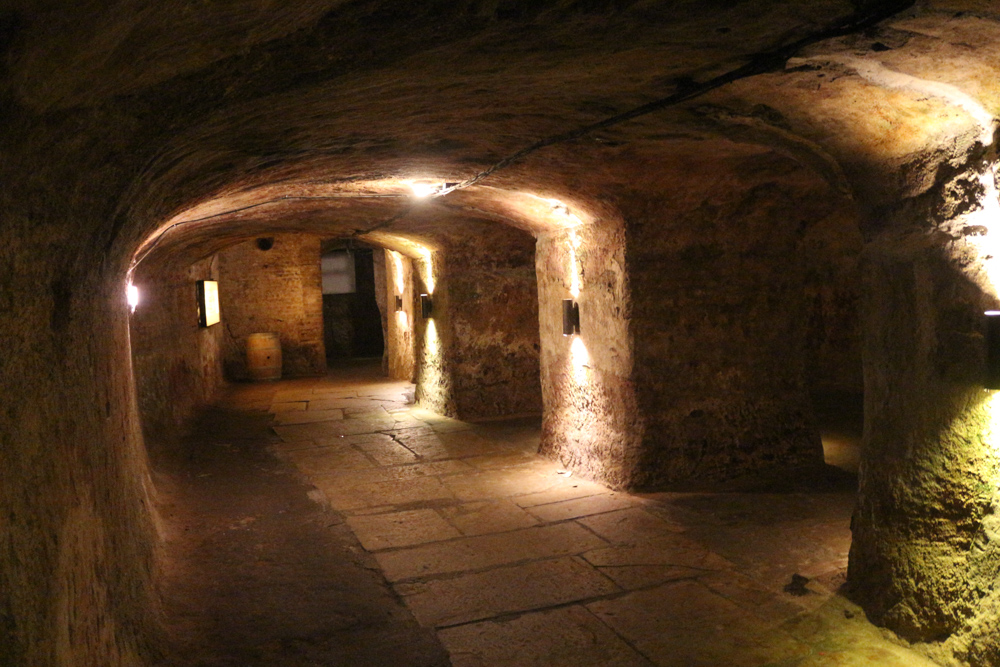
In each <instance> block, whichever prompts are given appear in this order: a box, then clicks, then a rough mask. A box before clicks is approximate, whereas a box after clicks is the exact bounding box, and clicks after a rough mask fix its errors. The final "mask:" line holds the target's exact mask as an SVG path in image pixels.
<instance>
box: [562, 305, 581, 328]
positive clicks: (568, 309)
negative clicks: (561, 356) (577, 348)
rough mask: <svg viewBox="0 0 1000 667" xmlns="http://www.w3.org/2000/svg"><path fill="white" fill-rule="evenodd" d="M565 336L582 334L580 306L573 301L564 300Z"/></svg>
mask: <svg viewBox="0 0 1000 667" xmlns="http://www.w3.org/2000/svg"><path fill="white" fill-rule="evenodd" d="M562 316H563V336H572V335H573V334H578V333H580V304H578V303H577V302H576V301H573V299H563V302H562Z"/></svg>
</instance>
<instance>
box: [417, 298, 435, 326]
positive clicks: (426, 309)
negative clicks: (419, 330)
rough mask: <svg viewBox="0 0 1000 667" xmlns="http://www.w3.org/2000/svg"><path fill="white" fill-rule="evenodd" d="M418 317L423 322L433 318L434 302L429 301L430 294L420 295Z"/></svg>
mask: <svg viewBox="0 0 1000 667" xmlns="http://www.w3.org/2000/svg"><path fill="white" fill-rule="evenodd" d="M420 316H421V317H423V318H424V319H425V320H429V319H431V318H432V317H434V301H433V300H432V299H431V295H430V294H421V295H420Z"/></svg>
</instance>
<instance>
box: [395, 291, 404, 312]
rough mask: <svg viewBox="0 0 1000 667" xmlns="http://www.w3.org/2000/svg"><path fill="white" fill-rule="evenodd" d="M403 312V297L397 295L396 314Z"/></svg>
mask: <svg viewBox="0 0 1000 667" xmlns="http://www.w3.org/2000/svg"><path fill="white" fill-rule="evenodd" d="M401 310H403V297H401V296H400V295H398V294H397V295H396V312H397V313H398V312H399V311H401Z"/></svg>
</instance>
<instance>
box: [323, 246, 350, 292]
mask: <svg viewBox="0 0 1000 667" xmlns="http://www.w3.org/2000/svg"><path fill="white" fill-rule="evenodd" d="M354 291H355V287H354V255H353V254H352V253H349V252H347V251H346V250H334V251H332V252H329V253H327V254H325V255H323V294H351V293H353V292H354Z"/></svg>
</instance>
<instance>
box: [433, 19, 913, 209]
mask: <svg viewBox="0 0 1000 667" xmlns="http://www.w3.org/2000/svg"><path fill="white" fill-rule="evenodd" d="M914 4H916V1H915V0H897V1H896V2H893V3H892V4H890V5H886V6H883V7H882V8H881V9H878V10H876V11H869V12H855V13H854V14H852V15H850V16H848V17H847V18H845V19H843V20H841V21H840V22H838V23H836V24H834V25H833V26H830V27H829V28H826V29H825V30H822V31H820V32H817V33H813V34H811V35H807V36H805V37H803V38H801V39H799V40H796V41H794V42H792V43H791V44H786V45H785V46H780V47H778V48H776V49H773V50H771V51H764V52H762V53H757V54H755V55H754V56H753V57H751V59H750V61H749V62H747V63H746V64H744V65H742V66H740V67H737V68H736V69H734V70H730V71H729V72H726V73H725V74H720V75H719V76H717V77H714V78H712V79H709V80H708V81H706V82H704V83H692V84H691V85H688V86H684V87H683V89H681V90H678V91H677V92H675V93H673V94H672V95H669V96H667V97H663V98H660V99H658V100H653V101H652V102H647V103H646V104H643V105H641V106H638V107H635V108H634V109H629V110H628V111H625V112H623V113H620V114H616V115H614V116H609V117H608V118H604V119H603V120H599V121H597V122H596V123H591V124H589V125H584V126H582V127H578V128H576V129H574V130H570V131H568V132H563V133H561V134H554V135H552V136H549V137H546V138H544V139H539V140H538V141H536V142H535V143H533V144H531V145H530V146H527V147H525V148H522V149H521V150H519V151H517V152H516V153H514V154H512V155H508V156H507V157H505V158H504V159H502V160H500V161H499V162H497V163H495V164H493V165H492V166H490V167H489V168H488V169H486V170H485V171H481V172H479V173H478V174H476V175H475V176H473V177H472V178H469V179H466V180H464V181H461V182H459V183H454V184H449V185H447V186H446V187H444V188H442V189H441V190H439V191H438V192H437V193H436V194H435V195H434V196H441V195H446V194H448V193H449V192H453V191H455V190H461V189H463V188H467V187H469V186H471V185H475V184H476V183H479V182H480V181H482V180H483V179H485V178H488V177H489V176H491V175H492V174H495V173H496V172H498V171H500V170H501V169H504V168H506V167H508V166H510V165H511V164H513V163H514V162H517V161H518V160H521V159H522V158H525V157H527V156H528V155H530V154H532V153H534V152H535V151H538V150H540V149H542V148H547V147H548V146H552V145H555V144H561V143H565V142H567V141H573V140H574V139H579V138H580V137H583V136H585V135H587V134H590V133H591V132H594V131H596V130H601V129H604V128H608V127H612V126H614V125H620V124H621V123H624V122H626V121H630V120H632V119H633V118H638V117H640V116H645V115H648V114H651V113H653V112H655V111H660V110H661V109H666V108H667V107H671V106H676V105H678V104H681V103H682V102H687V101H689V100H692V99H694V98H696V97H700V96H702V95H704V94H705V93H708V92H710V91H712V90H715V89H716V88H721V87H722V86H724V85H726V84H729V83H733V82H735V81H739V80H740V79H745V78H748V77H751V76H757V75H759V74H767V73H769V72H776V71H779V70H782V69H784V67H785V63H786V62H788V59H789V58H791V57H793V56H794V55H796V54H797V53H798V52H799V51H801V50H802V49H804V48H805V47H807V46H811V45H813V44H816V43H818V42H822V41H824V40H827V39H832V38H834V37H843V36H844V35H849V34H851V33H855V32H859V31H861V30H864V29H866V28H870V27H872V26H874V25H876V24H878V23H880V22H882V21H884V20H885V19H887V18H890V17H892V16H895V15H896V14H898V13H899V12H902V11H904V10H906V9H909V8H910V7H912V6H913V5H914Z"/></svg>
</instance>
